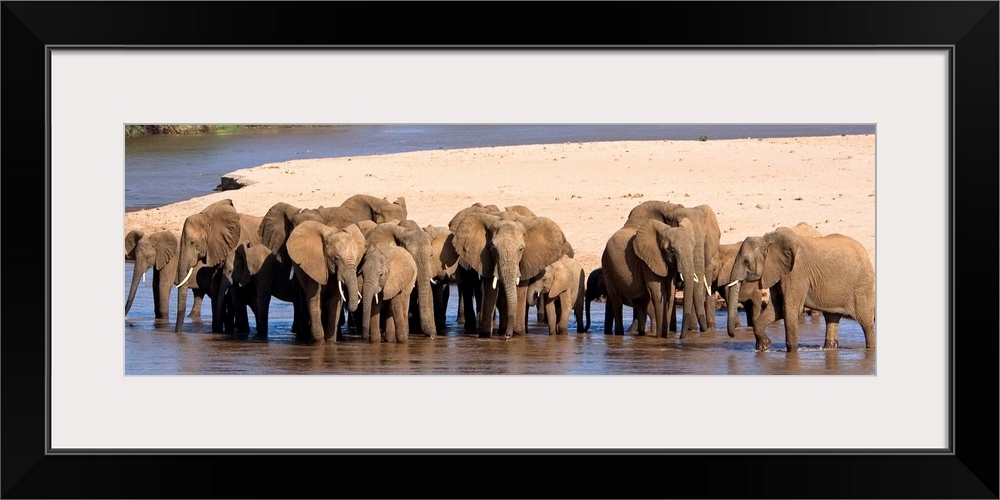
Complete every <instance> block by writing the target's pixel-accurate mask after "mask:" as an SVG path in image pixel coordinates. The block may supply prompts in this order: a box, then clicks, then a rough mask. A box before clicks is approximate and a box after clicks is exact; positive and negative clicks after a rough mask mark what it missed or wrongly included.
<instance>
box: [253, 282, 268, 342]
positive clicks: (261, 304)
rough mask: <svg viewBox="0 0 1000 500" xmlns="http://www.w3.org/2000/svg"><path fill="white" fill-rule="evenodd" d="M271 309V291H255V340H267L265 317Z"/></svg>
mask: <svg viewBox="0 0 1000 500" xmlns="http://www.w3.org/2000/svg"><path fill="white" fill-rule="evenodd" d="M270 309H271V293H270V292H264V291H260V290H258V291H257V310H256V311H254V317H255V318H256V319H257V333H256V334H255V335H254V338H255V339H257V340H267V317H268V313H269V312H270Z"/></svg>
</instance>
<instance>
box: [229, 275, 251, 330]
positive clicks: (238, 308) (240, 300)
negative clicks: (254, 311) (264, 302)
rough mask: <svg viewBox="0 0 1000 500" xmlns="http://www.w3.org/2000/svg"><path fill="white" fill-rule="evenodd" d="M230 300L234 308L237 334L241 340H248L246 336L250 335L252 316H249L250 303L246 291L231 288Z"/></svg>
mask: <svg viewBox="0 0 1000 500" xmlns="http://www.w3.org/2000/svg"><path fill="white" fill-rule="evenodd" d="M229 300H230V301H231V302H232V306H233V314H234V316H233V321H234V323H235V325H234V326H235V332H236V334H237V335H239V336H240V338H246V334H248V333H250V316H249V315H248V314H247V307H248V301H247V300H246V291H245V290H241V289H237V288H236V287H230V294H229Z"/></svg>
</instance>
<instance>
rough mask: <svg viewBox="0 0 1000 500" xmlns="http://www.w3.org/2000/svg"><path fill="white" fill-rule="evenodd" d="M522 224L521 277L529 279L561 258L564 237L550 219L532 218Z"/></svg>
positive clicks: (524, 220) (565, 243) (564, 242)
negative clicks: (522, 251)
mask: <svg viewBox="0 0 1000 500" xmlns="http://www.w3.org/2000/svg"><path fill="white" fill-rule="evenodd" d="M521 223H522V224H524V228H525V233H524V253H523V254H522V255H521V277H522V278H531V277H533V276H536V275H538V273H541V272H542V270H543V269H545V268H546V267H547V266H548V265H549V264H552V263H553V262H555V261H557V260H559V257H562V255H563V251H564V248H565V246H566V245H567V242H566V235H565V234H563V232H562V229H560V228H559V225H558V224H556V223H555V221H553V220H552V219H549V218H548V217H532V218H526V219H523V220H522V221H521Z"/></svg>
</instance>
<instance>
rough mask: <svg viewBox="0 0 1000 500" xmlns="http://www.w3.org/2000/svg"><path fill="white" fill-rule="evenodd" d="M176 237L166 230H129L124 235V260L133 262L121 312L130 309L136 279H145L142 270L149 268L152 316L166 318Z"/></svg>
mask: <svg viewBox="0 0 1000 500" xmlns="http://www.w3.org/2000/svg"><path fill="white" fill-rule="evenodd" d="M177 253H178V243H177V236H175V235H174V233H172V232H170V231H159V232H156V233H153V234H150V235H149V236H146V235H145V234H144V233H143V232H142V231H139V230H132V231H129V233H128V234H127V235H125V260H131V261H134V262H135V264H134V266H133V267H132V284H131V286H130V287H129V290H128V299H127V300H126V301H125V315H126V316H127V315H128V312H129V310H131V309H132V302H133V300H135V292H136V290H137V289H138V288H139V280H140V278H142V279H145V277H146V271H147V270H149V268H150V267H152V268H153V317H154V318H155V319H156V320H169V317H170V288H171V285H173V277H174V276H176V275H177Z"/></svg>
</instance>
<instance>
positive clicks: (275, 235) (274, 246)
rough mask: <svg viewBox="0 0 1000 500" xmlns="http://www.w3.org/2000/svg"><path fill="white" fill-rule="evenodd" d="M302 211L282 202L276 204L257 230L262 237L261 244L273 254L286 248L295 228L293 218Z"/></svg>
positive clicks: (268, 211)
mask: <svg viewBox="0 0 1000 500" xmlns="http://www.w3.org/2000/svg"><path fill="white" fill-rule="evenodd" d="M301 211H302V209H300V208H299V207H296V206H294V205H290V204H288V203H285V202H283V201H281V202H278V203H275V204H274V205H273V206H272V207H271V208H270V209H268V210H267V213H266V214H264V220H262V221H261V223H260V227H258V228H257V233H258V234H259V236H260V242H261V243H263V244H264V246H266V247H267V248H269V249H270V250H271V253H274V254H278V253H279V252H280V251H281V247H283V246H285V241H286V240H288V235H289V234H291V232H292V229H294V228H295V226H294V225H292V217H293V216H295V215H296V214H298V213H299V212H301Z"/></svg>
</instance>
